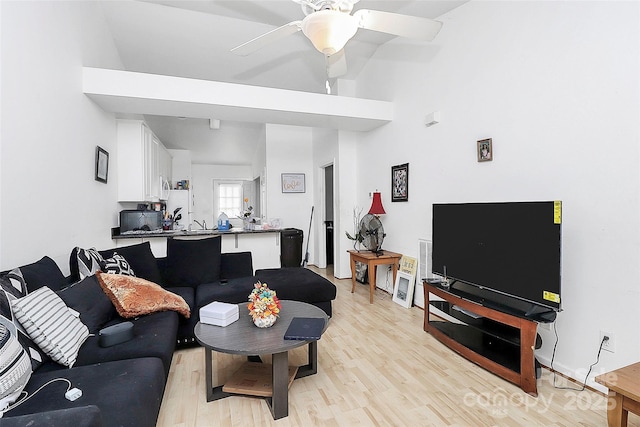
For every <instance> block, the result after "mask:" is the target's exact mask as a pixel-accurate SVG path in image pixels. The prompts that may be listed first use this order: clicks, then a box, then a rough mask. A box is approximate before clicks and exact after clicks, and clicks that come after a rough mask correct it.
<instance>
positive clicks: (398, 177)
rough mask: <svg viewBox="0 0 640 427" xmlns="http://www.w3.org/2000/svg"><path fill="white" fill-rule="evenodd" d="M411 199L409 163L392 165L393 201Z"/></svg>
mask: <svg viewBox="0 0 640 427" xmlns="http://www.w3.org/2000/svg"><path fill="white" fill-rule="evenodd" d="M408 200H409V163H405V164H403V165H397V166H391V201H392V202H406V201H408Z"/></svg>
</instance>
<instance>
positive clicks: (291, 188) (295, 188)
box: [282, 173, 305, 193]
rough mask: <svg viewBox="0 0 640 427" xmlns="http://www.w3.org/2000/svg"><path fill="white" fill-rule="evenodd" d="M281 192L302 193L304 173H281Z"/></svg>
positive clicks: (303, 190)
mask: <svg viewBox="0 0 640 427" xmlns="http://www.w3.org/2000/svg"><path fill="white" fill-rule="evenodd" d="M282 192H283V193H304V192H305V185H304V174H303V173H283V174H282Z"/></svg>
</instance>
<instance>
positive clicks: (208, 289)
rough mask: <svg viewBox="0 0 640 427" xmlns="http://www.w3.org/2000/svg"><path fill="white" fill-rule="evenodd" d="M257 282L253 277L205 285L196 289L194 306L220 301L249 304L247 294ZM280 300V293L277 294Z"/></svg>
mask: <svg viewBox="0 0 640 427" xmlns="http://www.w3.org/2000/svg"><path fill="white" fill-rule="evenodd" d="M257 281H258V280H257V279H256V278H255V277H253V276H249V277H239V278H237V279H230V280H229V281H228V282H226V283H224V284H221V283H220V282H215V283H205V284H202V285H200V286H198V288H197V289H196V306H197V307H203V306H205V305H207V304H209V303H210V302H213V301H220V302H227V303H230V304H240V303H242V302H246V303H249V294H250V293H251V291H252V290H253V288H254V285H255V283H256V282H257ZM278 298H280V292H278Z"/></svg>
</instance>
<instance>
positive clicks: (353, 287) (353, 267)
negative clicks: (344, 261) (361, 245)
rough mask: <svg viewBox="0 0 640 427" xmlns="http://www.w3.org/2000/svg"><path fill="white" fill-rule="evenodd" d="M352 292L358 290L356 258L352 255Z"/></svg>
mask: <svg viewBox="0 0 640 427" xmlns="http://www.w3.org/2000/svg"><path fill="white" fill-rule="evenodd" d="M350 258H351V293H354V292H355V291H356V259H355V258H354V256H353V255H351V257H350Z"/></svg>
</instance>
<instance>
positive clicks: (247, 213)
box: [240, 197, 253, 220]
mask: <svg viewBox="0 0 640 427" xmlns="http://www.w3.org/2000/svg"><path fill="white" fill-rule="evenodd" d="M252 216H253V206H249V198H248V197H245V198H244V210H243V211H242V216H241V217H240V218H242V219H245V220H246V219H251V217H252Z"/></svg>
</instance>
